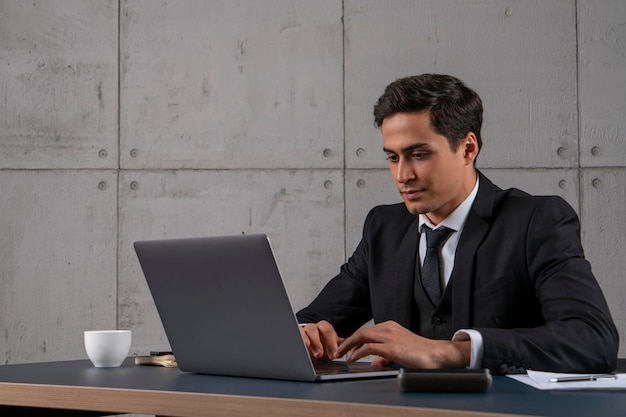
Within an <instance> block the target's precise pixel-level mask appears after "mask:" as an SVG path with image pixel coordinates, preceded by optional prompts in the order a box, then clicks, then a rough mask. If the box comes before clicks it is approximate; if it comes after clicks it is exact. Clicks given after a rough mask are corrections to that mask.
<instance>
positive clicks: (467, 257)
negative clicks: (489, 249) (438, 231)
mask: <svg viewBox="0 0 626 417" xmlns="http://www.w3.org/2000/svg"><path fill="white" fill-rule="evenodd" d="M478 175H479V178H480V183H479V186H478V194H477V195H476V199H475V200H474V204H472V208H471V209H470V211H469V214H468V216H467V220H466V221H465V226H464V227H463V233H462V234H461V238H460V239H459V244H458V246H457V250H456V254H455V255H454V269H453V270H452V275H451V280H450V282H451V283H452V326H453V329H463V328H468V327H470V326H471V325H472V320H473V318H472V315H471V312H472V307H473V306H472V304H473V297H472V293H473V290H474V275H473V271H474V262H475V258H476V252H477V250H478V246H479V245H480V242H482V240H483V238H484V237H485V235H486V234H487V232H488V231H489V228H490V223H489V219H490V218H491V215H492V213H493V207H494V202H495V193H496V190H498V188H497V187H496V186H494V185H493V183H492V182H491V181H489V179H487V177H485V176H484V175H482V174H481V173H480V172H479V173H478Z"/></svg>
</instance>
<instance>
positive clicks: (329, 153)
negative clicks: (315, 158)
mask: <svg viewBox="0 0 626 417" xmlns="http://www.w3.org/2000/svg"><path fill="white" fill-rule="evenodd" d="M323 154H324V158H330V157H331V156H333V151H332V149H329V148H326V149H324V152H323Z"/></svg>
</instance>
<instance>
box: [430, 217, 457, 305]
mask: <svg viewBox="0 0 626 417" xmlns="http://www.w3.org/2000/svg"><path fill="white" fill-rule="evenodd" d="M422 231H423V232H424V233H426V257H425V258H424V264H423V265H422V287H423V288H424V291H426V294H427V295H428V298H430V301H432V302H433V304H434V305H438V304H439V300H441V261H440V259H439V258H440V257H439V252H440V248H441V245H443V242H445V241H446V239H447V238H448V236H450V233H452V232H453V230H452V229H448V228H447V227H441V228H439V229H437V230H432V229H431V228H430V227H428V226H423V227H422Z"/></svg>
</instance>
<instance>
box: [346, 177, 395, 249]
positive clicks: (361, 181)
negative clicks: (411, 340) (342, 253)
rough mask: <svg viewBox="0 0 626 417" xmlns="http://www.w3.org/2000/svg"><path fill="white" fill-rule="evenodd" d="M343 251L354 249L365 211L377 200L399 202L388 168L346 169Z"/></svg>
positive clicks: (372, 206) (365, 214)
mask: <svg viewBox="0 0 626 417" xmlns="http://www.w3.org/2000/svg"><path fill="white" fill-rule="evenodd" d="M345 188H346V254H347V256H348V257H349V256H350V255H352V253H353V252H354V250H355V249H356V247H357V245H358V243H359V241H360V240H361V236H362V234H363V224H364V222H365V217H366V216H367V213H369V211H370V210H371V209H372V208H374V207H375V206H377V205H380V204H395V203H401V202H402V197H401V196H400V194H399V193H398V190H397V189H396V186H395V184H394V182H393V178H392V177H391V174H390V173H389V170H388V169H363V170H361V169H349V170H346V185H345Z"/></svg>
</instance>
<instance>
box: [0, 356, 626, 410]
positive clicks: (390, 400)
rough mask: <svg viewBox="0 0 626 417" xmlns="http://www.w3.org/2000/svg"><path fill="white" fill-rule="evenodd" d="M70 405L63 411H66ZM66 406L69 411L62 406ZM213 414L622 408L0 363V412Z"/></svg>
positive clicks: (614, 403) (572, 400) (592, 401)
mask: <svg viewBox="0 0 626 417" xmlns="http://www.w3.org/2000/svg"><path fill="white" fill-rule="evenodd" d="M67 410H70V411H67ZM71 410H74V411H71ZM124 413H136V414H155V415H163V416H190V417H191V416H211V417H213V416H215V417H218V416H219V417H249V416H255V417H277V416H278V417H280V416H284V417H317V416H324V417H326V416H336V415H341V416H362V417H369V416H372V417H374V416H376V417H380V416H385V417H396V416H398V417H399V416H424V417H443V416H452V417H476V416H483V415H484V416H492V417H495V416H511V415H527V416H528V415H533V416H548V417H583V416H584V417H587V416H597V415H600V416H603V417H618V416H619V417H623V416H624V415H626V392H554V391H553V392H547V391H538V390H535V389H533V388H531V387H528V386H526V385H523V384H520V383H518V382H516V381H514V380H512V379H510V378H506V377H503V376H498V377H494V383H493V386H492V388H491V390H490V391H489V392H488V393H485V394H446V393H440V394H426V393H403V392H401V391H400V390H399V389H398V386H397V381H396V380H395V379H379V380H364V381H343V382H324V383H306V382H289V381H275V380H265V379H253V378H232V377H219V376H211V375H196V374H186V373H182V372H180V371H179V370H178V369H176V368H162V367H152V366H135V365H134V364H133V362H132V360H131V359H129V360H127V361H126V362H125V363H124V365H123V366H122V367H120V368H111V369H104V368H94V367H92V366H91V363H90V362H89V361H87V360H81V361H68V362H47V363H34V364H21V365H3V366H0V414H1V415H3V416H4V415H28V416H61V415H62V416H95V415H107V414H124Z"/></svg>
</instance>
